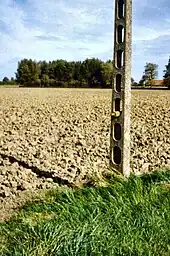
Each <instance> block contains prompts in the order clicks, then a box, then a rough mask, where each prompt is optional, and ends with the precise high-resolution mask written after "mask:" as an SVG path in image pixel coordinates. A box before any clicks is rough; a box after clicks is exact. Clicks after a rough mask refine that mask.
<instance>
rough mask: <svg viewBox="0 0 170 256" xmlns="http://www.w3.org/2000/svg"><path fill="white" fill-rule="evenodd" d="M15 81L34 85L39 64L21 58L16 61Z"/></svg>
mask: <svg viewBox="0 0 170 256" xmlns="http://www.w3.org/2000/svg"><path fill="white" fill-rule="evenodd" d="M15 74H16V81H17V83H19V84H21V85H29V86H34V85H35V83H36V81H37V80H38V79H39V75H40V66H39V64H38V63H37V62H36V61H33V60H31V59H29V60H27V59H23V60H21V61H20V62H18V68H17V72H16V73H15Z"/></svg>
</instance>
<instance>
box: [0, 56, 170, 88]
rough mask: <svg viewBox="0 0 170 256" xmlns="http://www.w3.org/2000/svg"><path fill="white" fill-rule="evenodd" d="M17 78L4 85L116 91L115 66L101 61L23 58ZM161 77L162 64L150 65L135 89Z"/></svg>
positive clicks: (169, 82)
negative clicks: (113, 85) (108, 89)
mask: <svg viewBox="0 0 170 256" xmlns="http://www.w3.org/2000/svg"><path fill="white" fill-rule="evenodd" d="M15 76H16V78H15V79H14V78H11V79H8V77H4V78H3V80H2V81H0V85H3V84H8V85H10V84H11V85H13V84H18V85H21V86H25V87H28V86H29V87H31V86H32V87H80V88H84V87H89V88H112V82H113V63H112V61H111V60H108V61H106V62H104V61H101V60H99V59H97V58H91V59H86V60H84V61H69V62H68V61H66V60H54V61H49V62H47V61H39V62H37V61H35V60H32V59H23V60H21V61H19V62H18V67H17V71H16V73H15ZM157 76H158V65H157V64H154V63H146V65H145V67H144V72H143V75H142V78H141V80H140V81H139V83H137V82H135V81H134V79H133V78H131V84H132V86H143V87H144V86H150V85H151V82H152V80H154V79H156V78H157ZM163 81H164V85H165V86H167V87H168V88H170V57H169V61H168V64H167V65H166V66H165V70H164V76H163Z"/></svg>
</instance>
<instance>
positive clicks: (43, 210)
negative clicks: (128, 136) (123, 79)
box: [0, 171, 170, 256]
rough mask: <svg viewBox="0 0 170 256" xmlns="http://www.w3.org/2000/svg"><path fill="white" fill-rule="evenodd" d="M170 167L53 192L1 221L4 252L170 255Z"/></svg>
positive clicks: (1, 251)
mask: <svg viewBox="0 0 170 256" xmlns="http://www.w3.org/2000/svg"><path fill="white" fill-rule="evenodd" d="M169 184H170V171H163V172H155V173H153V174H150V175H144V176H141V177H135V176H133V175H132V176H131V177H130V178H129V180H123V179H120V178H111V179H110V181H109V185H108V186H107V187H84V188H83V189H73V188H64V189H59V190H51V191H48V192H47V193H46V194H45V195H44V197H43V198H40V199H39V200H37V201H33V202H31V203H27V204H26V205H25V206H24V208H23V209H22V210H20V211H19V212H18V213H17V214H16V215H15V216H13V217H12V218H11V219H10V220H9V221H6V222H4V223H1V224H0V234H1V235H0V248H1V249H0V255H4V256H5V255H10V256H11V255H13V256H20V255H24V256H26V255H29V256H45V255H46V256H47V255H48V256H52V255H62V256H67V255H69V256H73V255H74V256H76V255H78V256H81V255H82V256H86V255H87V256H91V255H93V256H97V255H106V256H109V255H127V256H130V255H134V256H137V255H142V256H143V255H152V256H153V255H159V256H161V255H166V256H169V255H170V187H169Z"/></svg>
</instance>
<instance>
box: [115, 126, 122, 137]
mask: <svg viewBox="0 0 170 256" xmlns="http://www.w3.org/2000/svg"><path fill="white" fill-rule="evenodd" d="M114 138H115V139H116V140H120V139H121V125H120V124H119V123H115V124H114Z"/></svg>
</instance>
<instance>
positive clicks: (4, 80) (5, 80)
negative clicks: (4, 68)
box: [2, 76, 9, 84]
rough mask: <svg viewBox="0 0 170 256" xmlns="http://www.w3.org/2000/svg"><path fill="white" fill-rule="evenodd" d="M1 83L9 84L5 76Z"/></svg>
mask: <svg viewBox="0 0 170 256" xmlns="http://www.w3.org/2000/svg"><path fill="white" fill-rule="evenodd" d="M2 82H3V83H4V84H7V83H9V78H8V77H7V76H5V77H4V78H3V80H2Z"/></svg>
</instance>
